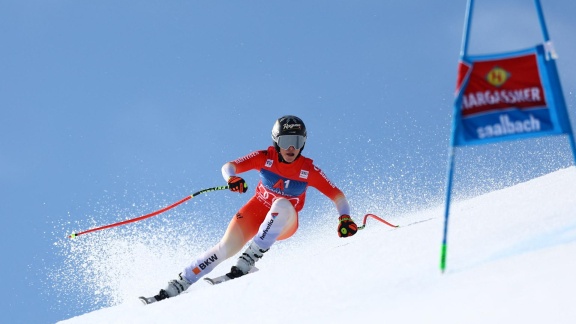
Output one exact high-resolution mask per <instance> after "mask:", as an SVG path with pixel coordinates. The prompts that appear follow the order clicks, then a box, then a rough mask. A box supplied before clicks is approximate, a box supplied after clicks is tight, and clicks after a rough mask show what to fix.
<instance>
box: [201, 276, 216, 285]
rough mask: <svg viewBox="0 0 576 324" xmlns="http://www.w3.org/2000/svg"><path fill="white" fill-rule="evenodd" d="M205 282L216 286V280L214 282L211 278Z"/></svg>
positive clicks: (205, 279)
mask: <svg viewBox="0 0 576 324" xmlns="http://www.w3.org/2000/svg"><path fill="white" fill-rule="evenodd" d="M204 281H206V282H207V283H209V284H211V285H214V284H215V282H214V280H212V279H211V278H204Z"/></svg>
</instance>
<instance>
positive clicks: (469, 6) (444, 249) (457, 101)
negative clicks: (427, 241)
mask: <svg viewBox="0 0 576 324" xmlns="http://www.w3.org/2000/svg"><path fill="white" fill-rule="evenodd" d="M473 8H474V0H468V3H467V5H466V15H465V18H464V32H463V33H462V34H463V35H462V47H461V49H460V58H464V57H466V55H468V38H469V36H470V26H471V24H472V11H473ZM462 87H463V85H462ZM460 91H462V89H460ZM459 97H460V93H459V94H458V98H455V102H454V113H453V116H452V133H451V135H450V152H449V157H448V159H449V162H448V175H447V179H446V203H445V209H444V231H443V236H442V248H441V254H440V270H441V271H442V273H444V271H445V270H446V257H447V255H448V219H449V216H450V201H451V199H452V182H453V179H454V164H455V163H454V159H455V150H454V145H455V143H456V130H457V127H458V123H459V119H460V108H461V104H462V102H461V100H460V99H459Z"/></svg>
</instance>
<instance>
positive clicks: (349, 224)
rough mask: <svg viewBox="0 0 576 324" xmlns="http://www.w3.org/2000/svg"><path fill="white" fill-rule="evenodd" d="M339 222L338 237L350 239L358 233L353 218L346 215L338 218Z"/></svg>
mask: <svg viewBox="0 0 576 324" xmlns="http://www.w3.org/2000/svg"><path fill="white" fill-rule="evenodd" d="M338 221H339V223H338V236H340V237H348V236H352V235H354V234H356V232H358V226H357V225H356V223H354V221H353V220H352V218H350V215H346V214H344V215H342V216H340V218H338Z"/></svg>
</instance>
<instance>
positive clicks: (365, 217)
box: [358, 214, 399, 230]
mask: <svg viewBox="0 0 576 324" xmlns="http://www.w3.org/2000/svg"><path fill="white" fill-rule="evenodd" d="M368 217H372V218H374V219H376V220H379V221H381V222H382V223H384V224H386V225H388V226H391V227H399V226H398V225H394V224H390V223H388V222H387V221H385V220H383V219H382V218H380V217H378V216H376V215H374V214H366V215H364V221H363V222H362V226H359V227H358V229H359V230H361V229H364V227H366V219H368Z"/></svg>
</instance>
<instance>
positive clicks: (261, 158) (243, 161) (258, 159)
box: [230, 151, 268, 174]
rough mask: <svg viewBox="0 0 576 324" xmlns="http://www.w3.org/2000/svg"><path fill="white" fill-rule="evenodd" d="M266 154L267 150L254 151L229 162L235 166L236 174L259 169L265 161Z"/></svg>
mask: <svg viewBox="0 0 576 324" xmlns="http://www.w3.org/2000/svg"><path fill="white" fill-rule="evenodd" d="M267 156H268V153H267V151H256V152H252V153H250V154H248V155H246V156H243V157H241V158H239V159H236V160H234V161H231V162H230V163H233V164H234V165H235V166H236V173H237V174H238V173H242V172H246V171H250V170H260V168H261V167H262V166H263V165H264V163H266V158H267Z"/></svg>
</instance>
